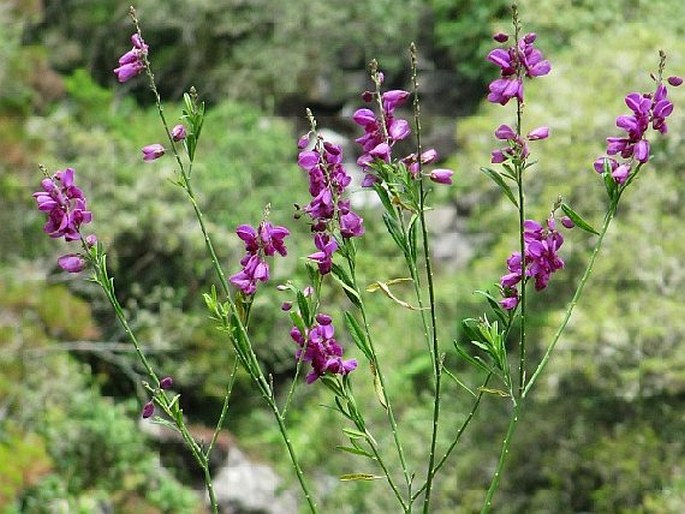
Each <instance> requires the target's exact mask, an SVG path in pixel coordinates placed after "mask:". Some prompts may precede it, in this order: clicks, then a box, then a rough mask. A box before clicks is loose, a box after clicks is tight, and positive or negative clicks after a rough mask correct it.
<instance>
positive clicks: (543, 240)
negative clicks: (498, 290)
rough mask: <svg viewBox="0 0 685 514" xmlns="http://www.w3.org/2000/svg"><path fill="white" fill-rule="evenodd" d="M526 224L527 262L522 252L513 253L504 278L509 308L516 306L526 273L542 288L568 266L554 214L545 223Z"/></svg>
mask: <svg viewBox="0 0 685 514" xmlns="http://www.w3.org/2000/svg"><path fill="white" fill-rule="evenodd" d="M562 223H563V224H564V226H566V227H567V228H570V227H572V226H573V223H572V222H571V221H570V220H562ZM523 228H524V233H523V239H524V246H525V259H524V260H523V261H524V262H522V259H521V252H514V253H512V254H511V255H510V256H509V258H508V259H507V270H508V271H509V273H507V274H505V275H504V276H502V278H501V279H500V285H501V286H502V293H503V295H504V299H503V300H502V301H501V302H500V303H501V305H502V307H504V308H505V309H506V310H512V309H514V308H515V307H516V306H517V305H518V302H519V294H518V290H517V288H516V285H517V284H518V283H519V282H521V280H522V279H523V276H524V275H525V276H526V277H532V278H533V279H534V280H535V289H536V290H538V291H540V290H542V289H544V288H545V287H547V284H548V283H549V279H550V277H551V276H552V273H554V272H555V271H558V270H560V269H562V268H563V267H564V261H563V259H562V258H561V257H560V256H559V254H558V252H559V248H561V245H562V244H563V243H564V238H563V236H562V235H561V234H560V233H559V232H558V231H557V230H556V222H555V220H554V217H553V216H550V217H549V219H548V220H547V222H546V224H545V226H544V227H543V226H542V225H540V224H539V223H538V222H536V221H534V220H526V221H525V222H524V224H523ZM524 269H525V273H524Z"/></svg>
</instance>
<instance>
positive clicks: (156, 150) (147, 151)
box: [142, 143, 165, 161]
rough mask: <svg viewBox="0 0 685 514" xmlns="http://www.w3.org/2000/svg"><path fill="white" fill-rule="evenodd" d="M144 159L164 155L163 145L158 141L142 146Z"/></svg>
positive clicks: (151, 159) (157, 157)
mask: <svg viewBox="0 0 685 514" xmlns="http://www.w3.org/2000/svg"><path fill="white" fill-rule="evenodd" d="M142 152H143V160H144V161H154V160H155V159H159V158H160V157H161V156H162V155H164V152H165V150H164V147H163V146H162V145H160V144H159V143H155V144H152V145H147V146H144V147H143V149H142Z"/></svg>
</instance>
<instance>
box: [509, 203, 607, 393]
mask: <svg viewBox="0 0 685 514" xmlns="http://www.w3.org/2000/svg"><path fill="white" fill-rule="evenodd" d="M617 207H618V198H616V200H615V201H614V202H612V203H611V205H610V206H609V210H608V211H607V213H606V215H605V216H604V224H603V226H602V229H601V231H600V233H599V238H598V239H597V242H596V243H595V246H594V248H593V249H592V255H591V256H590V260H589V261H588V264H587V266H586V267H585V272H584V273H583V276H582V277H581V279H580V282H579V283H578V287H577V288H576V291H575V293H574V294H573V298H572V299H571V303H569V305H568V307H567V308H566V313H565V314H564V317H563V319H562V321H561V324H560V325H559V327H558V328H557V331H556V332H555V334H554V337H553V339H552V342H551V343H550V345H549V346H548V347H547V350H546V351H545V355H544V356H543V357H542V360H541V361H540V363H539V364H538V366H537V368H536V369H535V372H534V373H533V374H532V376H531V377H530V380H529V381H528V383H527V384H526V387H525V389H524V390H523V394H522V398H525V397H526V396H527V395H528V393H530V391H531V389H532V387H533V385H534V384H535V382H536V381H537V380H538V378H539V377H540V374H541V373H542V372H543V370H544V369H545V367H546V366H547V363H548V361H549V359H550V357H551V355H552V352H553V351H554V348H555V347H556V345H557V343H558V342H559V338H560V337H561V334H562V333H563V332H564V329H565V328H566V325H568V322H569V320H570V319H571V314H573V310H574V309H575V307H576V305H577V303H578V300H579V299H580V295H581V294H582V292H583V289H584V288H585V284H586V283H587V281H588V279H589V278H590V275H591V274H592V269H593V267H594V265H595V260H596V259H597V255H598V254H599V250H600V249H601V247H602V243H603V241H604V236H605V235H606V233H607V231H608V229H609V226H610V225H611V222H612V220H613V219H614V215H615V214H616V209H617Z"/></svg>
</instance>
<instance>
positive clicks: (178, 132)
mask: <svg viewBox="0 0 685 514" xmlns="http://www.w3.org/2000/svg"><path fill="white" fill-rule="evenodd" d="M185 138H186V128H185V127H184V126H183V125H182V124H180V123H179V124H178V125H176V126H175V127H174V128H172V129H171V139H173V140H174V141H175V142H177V143H178V142H179V141H183V140H184V139H185Z"/></svg>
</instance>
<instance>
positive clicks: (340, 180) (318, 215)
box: [297, 136, 364, 275]
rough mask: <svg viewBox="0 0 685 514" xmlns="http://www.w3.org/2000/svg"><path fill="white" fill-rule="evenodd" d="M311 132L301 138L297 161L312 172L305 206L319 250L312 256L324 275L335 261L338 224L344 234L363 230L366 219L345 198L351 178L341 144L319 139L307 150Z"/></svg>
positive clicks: (304, 168)
mask: <svg viewBox="0 0 685 514" xmlns="http://www.w3.org/2000/svg"><path fill="white" fill-rule="evenodd" d="M308 143H309V138H308V136H303V137H302V138H300V140H299V142H298V147H299V149H300V150H301V151H300V153H299V155H298V158H297V164H298V165H299V166H300V168H302V169H303V170H305V171H306V172H307V173H308V175H309V194H311V195H312V199H311V201H310V202H309V203H308V204H307V205H306V206H305V207H304V208H303V211H304V212H305V213H307V214H308V215H309V217H310V218H311V220H312V225H311V227H312V232H313V233H314V245H315V246H316V248H317V250H318V251H317V252H316V253H313V254H312V255H310V256H309V259H311V260H313V261H314V262H316V263H317V264H318V266H319V271H320V272H321V274H322V275H325V274H326V273H328V272H329V271H330V270H331V267H332V265H333V261H332V256H333V254H334V253H335V251H336V250H337V249H338V243H337V242H336V241H335V239H334V238H333V236H332V234H333V232H334V230H335V228H336V226H337V228H338V230H339V231H340V235H341V236H342V237H343V238H351V237H359V236H361V235H362V234H364V226H363V219H362V218H361V217H360V216H359V215H358V214H357V213H355V212H354V211H353V210H352V209H351V208H350V201H349V200H346V199H343V198H342V195H343V193H344V191H345V188H347V186H348V185H349V184H350V182H351V181H352V178H351V177H350V176H349V175H348V174H347V171H346V170H345V167H344V166H343V164H342V160H343V152H342V148H341V147H340V146H338V145H334V144H332V143H329V142H328V141H321V140H318V139H317V144H316V145H315V147H314V148H313V149H312V150H306V149H305V148H306V146H307V145H308Z"/></svg>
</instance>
